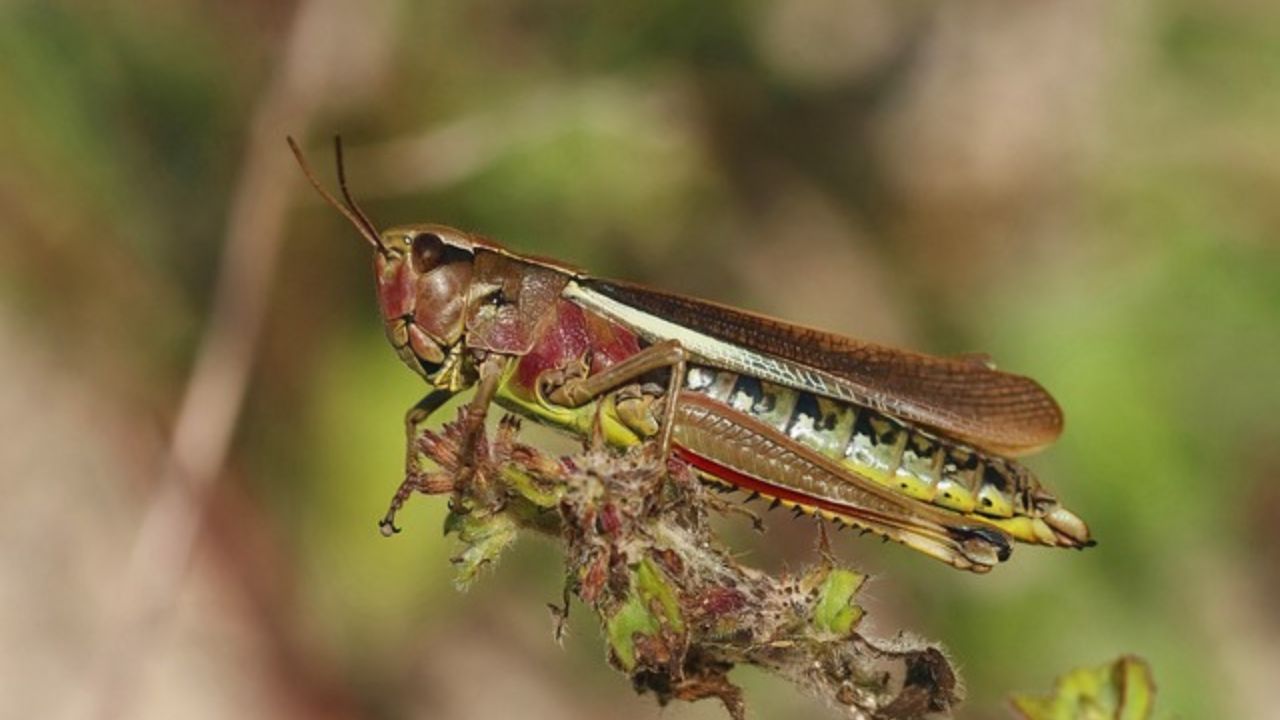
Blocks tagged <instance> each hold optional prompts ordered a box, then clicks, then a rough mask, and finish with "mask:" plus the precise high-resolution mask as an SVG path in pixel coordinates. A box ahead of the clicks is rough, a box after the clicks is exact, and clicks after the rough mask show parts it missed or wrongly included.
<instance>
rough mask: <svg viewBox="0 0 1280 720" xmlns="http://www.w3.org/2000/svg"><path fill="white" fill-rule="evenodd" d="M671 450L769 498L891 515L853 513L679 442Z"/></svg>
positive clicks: (699, 467)
mask: <svg viewBox="0 0 1280 720" xmlns="http://www.w3.org/2000/svg"><path fill="white" fill-rule="evenodd" d="M671 453H672V454H673V455H675V456H676V457H678V458H680V459H681V460H683V461H685V462H687V463H689V464H690V465H692V466H693V467H694V468H696V469H697V470H698V471H699V472H701V473H703V474H706V475H710V476H711V477H714V478H717V479H720V480H723V481H725V482H727V483H729V484H730V485H733V486H734V487H736V488H739V489H741V490H746V491H747V492H758V493H760V494H761V495H767V496H769V497H773V498H777V499H779V500H782V501H783V502H789V503H795V504H796V505H803V506H804V507H808V508H816V509H819V510H826V511H828V512H832V513H835V514H837V515H840V516H841V517H847V518H856V517H859V516H864V517H868V518H876V519H883V520H887V518H883V517H882V516H881V515H879V514H878V513H874V512H869V511H866V510H862V511H859V512H858V513H853V512H850V510H851V508H850V507H849V506H848V505H844V504H841V503H838V502H834V501H832V500H826V499H824V498H818V497H813V496H812V495H806V494H804V493H802V492H797V491H795V490H792V489H790V488H784V487H781V486H778V485H774V484H773V483H771V482H767V481H764V480H761V479H759V478H754V477H751V476H750V475H747V474H745V473H742V472H739V471H737V470H734V469H733V468H731V467H727V466H725V465H721V464H720V463H718V462H716V461H715V460H711V459H709V458H705V457H703V456H701V455H699V454H697V453H695V452H693V451H692V450H689V449H688V448H684V447H680V446H679V445H674V444H673V445H672V446H671ZM888 524H892V523H888Z"/></svg>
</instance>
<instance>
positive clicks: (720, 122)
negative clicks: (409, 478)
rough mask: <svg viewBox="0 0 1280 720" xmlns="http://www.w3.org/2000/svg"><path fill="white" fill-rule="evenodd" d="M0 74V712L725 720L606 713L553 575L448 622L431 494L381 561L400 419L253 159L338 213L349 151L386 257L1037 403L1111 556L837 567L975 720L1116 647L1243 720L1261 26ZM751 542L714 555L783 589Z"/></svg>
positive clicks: (74, 49) (665, 30) (782, 712)
mask: <svg viewBox="0 0 1280 720" xmlns="http://www.w3.org/2000/svg"><path fill="white" fill-rule="evenodd" d="M0 51H2V52H0V56H2V57H3V58H4V60H3V66H2V68H0V101H2V102H3V113H2V114H0V149H2V150H3V154H2V157H3V158H4V168H3V171H0V237H2V238H3V242H2V243H0V378H3V380H2V381H0V383H2V384H0V422H2V423H3V428H4V429H3V433H2V434H0V482H2V483H3V485H2V488H3V500H0V716H3V717H32V716H37V715H39V716H49V715H50V714H52V715H54V716H57V717H64V716H65V717H84V716H91V717H112V716H122V717H143V718H153V717H154V718H160V717H164V718H170V717H183V718H223V717H281V718H287V717H298V718H302V717H307V718H317V717H325V718H410V717H413V718H417V717H431V718H497V717H506V716H512V717H528V718H540V717H545V718H592V717H604V716H608V717H618V718H654V717H658V716H659V714H660V713H661V714H662V716H663V717H666V718H716V717H721V716H722V712H723V711H722V710H721V709H720V708H719V707H718V706H716V705H714V704H710V703H704V704H701V705H696V706H677V707H672V708H669V709H667V710H665V711H660V710H659V709H658V708H657V707H656V705H654V704H653V703H652V702H651V700H649V699H647V698H636V697H635V696H633V695H632V693H631V691H630V689H629V687H628V684H627V682H626V680H625V679H624V678H623V677H621V676H620V675H617V674H614V673H613V672H611V671H610V670H608V669H607V668H606V666H605V663H604V661H603V649H602V644H601V642H600V640H599V637H598V635H597V631H596V629H595V627H594V626H593V625H592V623H591V622H590V618H589V617H587V614H586V613H582V612H580V613H578V614H577V615H576V616H575V618H574V622H573V624H572V631H571V634H570V635H569V637H568V639H567V641H566V643H565V646H564V648H563V649H560V648H558V647H557V646H556V645H555V643H554V642H553V641H552V639H551V622H550V619H549V617H548V614H547V612H546V610H545V603H547V602H551V601H554V600H556V599H557V598H558V597H559V590H560V566H559V558H558V556H557V553H556V549H555V548H554V546H553V545H552V544H550V543H547V542H545V541H541V540H534V539H529V540H527V541H526V542H522V543H521V544H520V545H519V546H518V547H517V549H516V550H515V551H514V552H512V553H511V554H510V555H509V556H508V557H507V558H506V559H505V560H504V561H503V562H502V563H501V564H500V565H499V566H498V568H497V569H496V571H494V572H492V573H490V574H489V575H488V576H486V577H485V578H484V579H483V580H482V581H481V582H479V583H478V584H477V585H476V586H475V587H473V588H472V589H471V590H470V591H469V592H468V593H467V594H465V595H463V594H459V593H458V592H456V591H455V590H454V589H453V587H452V584H451V568H450V565H449V563H448V561H447V559H448V557H449V555H450V553H451V550H452V547H453V542H452V540H450V539H445V538H442V537H441V535H440V523H441V520H442V518H443V515H444V510H445V508H444V501H443V499H419V500H418V501H416V502H414V503H412V504H411V505H410V506H409V508H408V510H407V511H406V512H405V514H404V515H403V516H402V518H401V519H402V523H403V525H404V526H405V528H406V532H405V533H404V534H402V535H400V536H398V537H397V538H395V539H394V540H390V541H389V540H384V539H383V538H381V537H380V536H379V535H378V532H377V529H376V527H375V520H376V519H377V518H378V517H379V516H380V515H381V513H382V511H383V510H384V508H385V506H386V502H387V500H388V499H389V497H390V495H391V492H392V491H393V489H394V487H395V485H396V483H397V481H398V476H399V472H400V467H401V462H402V439H401V414H402V412H403V410H404V409H405V408H407V407H408V406H409V405H410V404H412V403H413V402H414V401H415V400H416V399H417V398H418V397H419V395H420V394H421V392H422V387H421V383H420V381H418V380H417V379H416V377H415V376H414V375H413V374H412V373H410V372H409V371H408V370H406V369H405V368H403V367H402V366H401V365H400V364H399V362H398V361H397V360H396V358H395V356H394V354H393V353H392V352H391V350H390V349H389V348H388V347H387V346H386V344H385V341H384V340H383V337H382V330H381V327H380V325H379V322H378V320H377V315H376V310H375V307H374V302H373V298H372V291H371V286H372V280H371V277H370V273H369V269H368V266H369V258H368V254H369V253H368V252H367V248H366V247H365V246H363V244H362V243H361V242H360V240H359V238H358V236H356V234H355V233H354V232H353V231H352V230H351V229H350V228H349V227H348V226H346V225H345V223H344V222H343V221H342V219H341V218H340V217H338V216H337V214H336V213H334V212H332V211H331V210H329V209H328V208H326V207H324V206H322V205H321V204H320V203H319V202H318V201H317V198H316V197H314V195H313V194H312V193H310V192H309V191H308V190H307V189H306V188H305V187H304V186H303V184H302V182H301V181H300V177H299V176H298V173H297V172H296V169H295V168H294V167H293V165H292V158H291V157H290V156H289V154H288V150H287V149H286V147H285V144H284V136H285V134H286V133H292V134H294V135H296V136H298V137H300V138H301V139H303V140H304V144H305V145H307V147H308V148H309V149H310V150H311V152H312V157H313V161H314V162H316V164H317V165H319V166H321V167H322V168H323V169H324V172H325V173H326V176H327V177H328V178H331V177H332V176H331V174H330V173H331V164H330V161H329V156H328V154H327V152H328V151H327V145H326V142H327V138H328V137H330V136H331V135H332V134H334V133H336V132H341V133H343V134H344V135H345V137H346V139H347V141H348V144H349V148H350V156H349V158H348V160H349V172H350V176H351V179H352V184H353V186H354V188H355V190H356V192H357V194H358V195H359V196H360V197H361V198H362V199H363V201H364V203H365V206H366V208H367V209H368V210H369V212H370V213H371V214H372V215H373V216H374V218H375V219H376V220H377V221H378V222H380V223H382V224H385V225H390V224H395V223H404V222H413V221H425V220H433V221H439V222H444V223H448V224H451V225H455V226H458V227H462V228H466V229H470V230H474V231H479V232H483V233H485V234H488V235H491V236H493V237H496V238H499V239H501V240H502V241H504V242H506V243H508V244H509V245H511V246H512V247H513V248H516V249H518V250H523V251H529V252H535V253H539V254H544V255H552V256H555V257H559V258H562V259H564V260H566V261H570V262H573V263H575V264H578V265H581V266H584V267H588V268H591V269H592V270H593V271H595V272H597V273H599V274H603V275H617V276H622V277H626V278H629V279H633V280H639V281H644V282H649V283H652V284H655V285H660V286H662V287H666V288H671V289H676V290H681V291H685V292H690V293H694V294H698V295H702V296H706V297H711V298H715V299H719V300H722V301H727V302H733V303H735V304H738V305H741V306H745V307H749V308H752V309H756V310H760V311H765V312H769V313H772V314H777V315H781V316H784V317H787V318H792V319H794V320H796V321H800V322H804V323H807V324H816V325H821V326H825V327H829V328H832V329H837V330H841V331H845V332H848V333H851V334H854V335H857V336H859V337H864V338H870V339H877V340H881V341H885V342H890V343H895V344H902V345H907V346H910V347H915V348H920V349H926V350H929V351H932V352H936V353H953V352H963V351H980V350H985V351H989V352H991V353H992V354H993V355H994V357H995V358H996V359H997V360H998V362H999V363H1000V364H1001V366H1002V367H1005V368H1008V369H1012V370H1014V371H1018V372H1022V373H1026V374H1029V375H1032V376H1034V377H1036V378H1038V379H1040V380H1041V381H1042V382H1043V383H1044V384H1045V385H1046V386H1047V387H1048V388H1050V389H1051V390H1052V391H1053V392H1054V393H1055V394H1056V395H1057V397H1058V398H1059V400H1060V401H1061V403H1062V405H1063V407H1064V408H1065V411H1066V414H1067V419H1068V428H1067V432H1066V434H1065V436H1064V437H1063V439H1062V441H1061V442H1060V443H1058V444H1057V445H1056V446H1055V447H1053V448H1052V449H1051V450H1050V451H1049V452H1047V453H1045V454H1044V455H1043V456H1040V457H1037V458H1035V459H1034V460H1033V461H1032V463H1031V464H1032V465H1033V467H1034V468H1035V469H1036V470H1037V471H1039V472H1040V474H1041V476H1042V477H1043V478H1044V479H1045V480H1046V482H1047V483H1048V484H1049V485H1050V486H1052V487H1054V488H1055V489H1057V491H1058V492H1059V493H1060V495H1061V496H1062V497H1063V498H1064V499H1065V500H1066V501H1067V503H1068V504H1069V506H1070V507H1072V508H1073V509H1075V510H1076V511H1077V512H1079V513H1080V514H1081V515H1082V516H1084V517H1085V518H1086V519H1087V520H1088V521H1089V522H1090V524H1091V525H1092V527H1093V529H1094V531H1095V533H1096V536H1097V537H1098V538H1099V540H1100V543H1101V544H1100V545H1099V546H1098V547H1097V548H1095V549H1092V550H1090V551H1088V552H1084V553H1068V552H1053V551H1049V550H1042V549H1034V548H1028V547H1022V548H1020V549H1019V550H1018V551H1017V552H1016V553H1015V555H1014V557H1013V559H1012V560H1011V562H1010V563H1008V564H1007V565H1006V566H1004V567H1001V568H999V569H998V570H996V571H995V572H993V573H992V574H991V575H990V576H987V577H975V576H969V575H966V574H961V573H959V572H955V571H952V570H949V569H948V568H946V567H944V566H942V565H940V564H939V563H936V562H934V561H932V560H929V559H926V558H924V557H922V556H919V555H916V554H914V553H911V552H909V551H907V550H904V549H901V548H898V547H888V546H884V547H882V546H881V545H880V544H878V543H875V542H872V541H870V540H865V541H860V540H858V539H856V538H853V537H850V536H847V535H841V536H839V538H838V540H837V548H836V549H837V552H838V553H839V554H840V555H841V556H842V557H844V558H846V559H847V560H849V561H851V562H853V563H855V564H856V565H858V566H860V567H863V568H866V569H868V570H870V571H872V572H873V573H875V575H876V576H877V577H876V580H875V582H874V583H873V584H872V585H871V586H870V588H869V589H868V591H867V593H866V595H865V596H864V599H865V600H866V601H867V603H868V604H869V606H870V611H871V622H872V623H873V624H874V625H873V626H874V627H875V628H876V629H877V631H878V633H879V634H882V635H884V636H892V635H894V634H895V633H897V632H898V631H899V630H900V629H906V630H909V631H910V632H912V633H914V634H917V635H920V636H923V637H927V638H931V639H935V640H937V641H940V642H942V643H944V644H945V645H946V646H947V647H948V648H949V649H950V652H951V655H952V657H953V658H954V659H955V660H956V662H957V663H958V664H959V666H960V667H961V669H962V671H963V673H964V675H965V677H966V679H967V681H968V686H969V690H970V702H969V703H968V704H967V705H966V707H965V708H964V709H963V710H962V712H961V717H966V718H999V717H1006V716H1007V715H1006V710H1005V708H1004V705H1003V702H1004V700H1003V698H1005V697H1006V695H1007V694H1008V693H1009V692H1011V691H1015V690H1023V691H1025V690H1040V689H1047V688H1048V687H1049V685H1050V683H1051V681H1052V678H1053V677H1055V676H1056V675H1057V674H1059V673H1060V672H1062V671H1065V670H1066V669H1068V668H1070V667H1074V666H1077V665H1082V664H1094V663H1101V662H1103V661H1105V660H1108V659H1111V658H1112V657H1114V656H1115V655H1117V654H1119V653H1122V652H1135V653H1139V654H1141V655H1143V656H1145V657H1146V658H1148V659H1149V660H1150V662H1151V663H1152V665H1153V667H1154V670H1155V673H1156V677H1157V679H1158V681H1159V684H1160V689H1161V697H1160V705H1161V706H1162V708H1163V709H1164V712H1165V713H1166V714H1168V715H1169V716H1177V717H1183V718H1200V717H1206V718H1207V717H1232V718H1268V717H1275V714H1276V710H1275V701H1274V698H1273V693H1274V683H1275V679H1276V678H1277V677H1280V614H1277V612H1276V611H1275V609H1274V607H1273V603H1274V600H1273V599H1274V598H1275V597H1276V596H1277V594H1278V593H1280V572H1278V571H1277V568H1280V530H1278V529H1277V528H1280V522H1277V517H1278V516H1280V484H1278V483H1277V475H1278V474H1280V420H1278V419H1277V418H1278V417H1280V416H1278V414H1277V408H1278V407H1280V373H1278V372H1277V364H1278V361H1280V246H1278V243H1277V236H1278V235H1280V202H1277V199H1278V198H1280V6H1277V5H1276V4H1275V3H1268V2H1262V1H1261V0H1228V1H1226V2H1219V3H1213V4H1208V3H1197V2H1192V1H1191V0H1152V1H1148V2H1135V3H1104V2H1100V1H1092V0H1087V1H1083V2H1082V1H1080V0H1046V1H1044V2H1036V3H1027V2H1019V1H1016V0H980V1H979V2H966V3H954V2H953V3H942V2H927V1H924V0H919V1H913V2H905V3H903V2H889V1H887V0H883V1H877V0H847V1H846V0H821V1H818V2H806V3H790V2H786V1H785V0H757V1H754V2H738V3H724V4H721V3H680V2H674V1H672V0H660V1H657V2H647V3H625V4H624V3H587V2H581V1H574V0H557V1H553V2H543V3H536V2H497V1H492V0H482V1H480V2H471V3H432V4H417V3H367V4H366V3H344V2H340V1H339V0H302V2H299V3H298V4H296V5H291V4H287V3H285V4H275V3H255V2H238V3H235V2H233V3H208V2H206V3H197V2H134V3H95V4H88V3H84V4H81V3H72V2H36V1H33V0H11V1H10V2H7V3H4V4H3V6H2V7H0ZM219 277H221V278H222V280H219V279H218V278H219ZM220 283H221V284H220ZM210 317H213V318H214V319H213V320H210ZM259 322H260V323H261V324H260V325H259ZM193 378H194V380H193ZM242 400H243V402H242ZM175 428H176V430H175ZM173 488H190V489H193V492H185V493H184V492H175V491H173V490H172V489H173ZM202 512H203V513H204V518H205V522H204V523H200V522H199V518H200V517H201V513H202ZM768 519H769V524H770V529H769V534H768V535H767V536H766V538H765V539H764V540H761V538H759V537H755V536H752V535H751V534H750V533H748V532H746V531H745V530H744V528H743V527H742V526H741V523H726V525H725V527H726V532H727V533H729V534H730V535H731V537H732V539H733V541H734V542H735V544H736V545H737V546H738V547H740V548H741V549H742V551H743V552H744V553H745V558H746V559H748V560H749V561H751V562H755V563H758V564H760V565H763V566H766V567H769V568H773V569H780V568H784V567H795V566H798V565H799V564H801V563H804V562H806V561H807V560H808V559H810V558H812V556H813V553H812V549H811V548H812V544H813V541H814V535H815V530H814V528H813V526H812V524H811V523H808V522H794V521H791V520H790V519H789V518H788V517H786V516H785V515H783V514H781V513H778V514H774V515H772V516H770V517H769V518H768ZM735 677H737V679H738V680H740V681H741V682H742V683H743V684H745V685H746V686H747V689H748V699H749V702H750V704H751V707H752V710H753V713H754V715H753V716H754V717H757V718H773V717H794V716H795V714H796V712H797V711H803V712H811V713H813V714H814V715H819V716H820V712H821V709H820V708H819V707H818V706H817V705H816V704H813V703H811V702H810V701H808V700H805V699H802V698H800V697H799V696H798V695H797V694H796V693H795V691H793V689H791V688H789V687H787V686H784V685H782V684H780V683H778V682H776V681H773V680H771V679H769V678H767V677H764V676H762V675H761V674H759V673H754V672H751V671H749V670H747V671H739V673H738V674H737V675H736V676H735Z"/></svg>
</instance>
